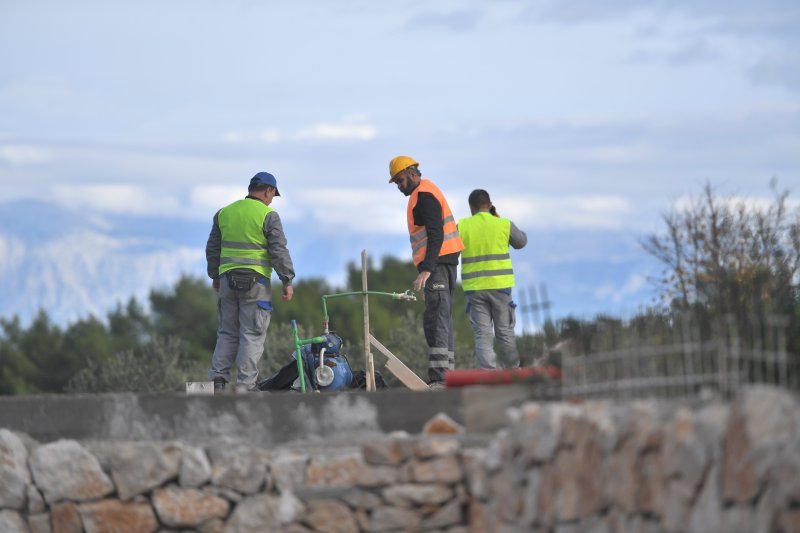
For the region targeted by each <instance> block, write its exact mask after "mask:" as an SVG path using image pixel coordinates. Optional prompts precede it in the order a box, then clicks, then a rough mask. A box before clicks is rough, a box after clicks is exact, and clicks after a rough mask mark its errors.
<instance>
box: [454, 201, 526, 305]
mask: <svg viewBox="0 0 800 533" xmlns="http://www.w3.org/2000/svg"><path fill="white" fill-rule="evenodd" d="M458 232H459V233H460V234H461V240H462V241H464V250H463V251H462V252H461V286H462V287H463V288H464V290H465V291H480V290H487V289H508V288H511V287H513V286H514V269H513V268H512V266H511V256H510V255H509V253H508V239H509V236H510V235H511V221H510V220H509V219H507V218H499V217H496V216H494V215H492V214H491V213H487V212H483V211H482V212H480V213H476V214H474V215H473V216H471V217H469V218H462V219H461V220H459V221H458Z"/></svg>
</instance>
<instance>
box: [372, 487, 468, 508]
mask: <svg viewBox="0 0 800 533" xmlns="http://www.w3.org/2000/svg"><path fill="white" fill-rule="evenodd" d="M382 495H383V499H384V500H385V501H386V502H387V503H388V504H390V505H394V506H396V507H410V506H413V505H422V504H434V505H440V504H443V503H445V502H446V501H448V500H450V499H451V498H452V497H453V489H451V488H450V487H448V486H447V485H423V484H403V485H394V486H392V487H388V488H385V489H383V491H382Z"/></svg>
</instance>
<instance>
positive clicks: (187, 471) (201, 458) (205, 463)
mask: <svg viewBox="0 0 800 533" xmlns="http://www.w3.org/2000/svg"><path fill="white" fill-rule="evenodd" d="M210 479H211V462H210V461H209V460H208V456H207V455H206V452H205V450H203V449H202V448H198V447H196V446H185V447H184V448H183V455H182V456H181V466H180V471H179V473H178V483H180V485H181V487H185V488H195V487H200V486H201V485H204V484H205V483H206V482H208V480H210Z"/></svg>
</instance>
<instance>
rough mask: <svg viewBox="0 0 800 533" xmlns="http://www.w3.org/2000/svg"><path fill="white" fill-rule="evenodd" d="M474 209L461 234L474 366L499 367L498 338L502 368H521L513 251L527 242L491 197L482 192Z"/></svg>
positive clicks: (475, 199) (472, 204)
mask: <svg viewBox="0 0 800 533" xmlns="http://www.w3.org/2000/svg"><path fill="white" fill-rule="evenodd" d="M469 209H470V212H471V213H472V216H471V217H469V218H462V219H461V220H459V221H458V232H459V234H460V235H461V240H462V241H463V242H464V250H463V251H462V252H461V286H462V287H463V289H464V293H465V294H466V297H467V313H468V314H469V321H470V325H471V326H472V331H473V333H474V334H475V361H476V363H477V365H478V368H483V369H491V370H493V369H495V368H497V366H498V361H497V357H496V356H495V352H494V338H495V337H496V338H497V342H498V344H499V347H500V360H499V366H500V367H502V368H516V367H518V366H519V353H518V351H517V345H516V340H515V338H514V326H515V325H516V313H515V308H516V304H515V303H514V300H513V299H512V296H511V289H512V288H513V287H514V269H513V267H512V265H511V255H510V254H509V246H511V247H513V248H515V249H520V248H523V247H524V246H525V245H526V244H527V243H528V237H527V235H525V232H523V231H521V230H520V229H519V228H517V226H516V225H514V223H513V222H511V221H510V220H509V219H507V218H501V217H500V216H499V215H498V214H497V210H496V209H495V207H494V205H492V201H491V199H490V198H489V193H488V192H486V191H484V190H483V189H476V190H474V191H472V193H471V194H470V195H469ZM493 334H494V335H493Z"/></svg>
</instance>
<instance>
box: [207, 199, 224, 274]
mask: <svg viewBox="0 0 800 533" xmlns="http://www.w3.org/2000/svg"><path fill="white" fill-rule="evenodd" d="M217 217H219V211H217V212H216V214H214V223H213V224H212V225H211V233H209V235H208V241H207V242H206V271H207V272H208V277H209V278H211V279H217V278H218V277H219V263H220V253H221V252H222V232H221V231H220V229H219V221H218V218H217Z"/></svg>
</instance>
